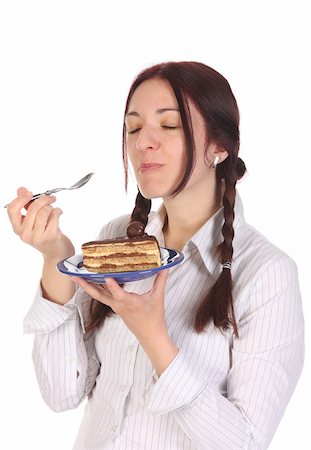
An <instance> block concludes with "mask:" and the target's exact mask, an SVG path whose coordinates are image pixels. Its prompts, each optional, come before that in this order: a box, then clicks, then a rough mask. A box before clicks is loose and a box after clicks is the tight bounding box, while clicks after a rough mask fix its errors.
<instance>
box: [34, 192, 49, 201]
mask: <svg viewBox="0 0 311 450" xmlns="http://www.w3.org/2000/svg"><path fill="white" fill-rule="evenodd" d="M52 193H53V192H52V191H45V192H42V193H41V194H35V195H33V196H32V198H31V200H36V199H37V198H40V197H42V196H43V195H51V194H52Z"/></svg>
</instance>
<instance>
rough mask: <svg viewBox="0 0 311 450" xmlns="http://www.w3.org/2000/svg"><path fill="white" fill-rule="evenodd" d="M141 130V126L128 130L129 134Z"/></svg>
mask: <svg viewBox="0 0 311 450" xmlns="http://www.w3.org/2000/svg"><path fill="white" fill-rule="evenodd" d="M139 130H140V128H135V129H134V130H131V131H128V134H134V133H136V132H137V131H139Z"/></svg>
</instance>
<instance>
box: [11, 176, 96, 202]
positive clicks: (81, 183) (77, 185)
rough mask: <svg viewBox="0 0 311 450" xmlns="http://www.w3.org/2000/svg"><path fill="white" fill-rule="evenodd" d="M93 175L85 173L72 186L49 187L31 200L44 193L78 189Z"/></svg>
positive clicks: (50, 193) (49, 193)
mask: <svg viewBox="0 0 311 450" xmlns="http://www.w3.org/2000/svg"><path fill="white" fill-rule="evenodd" d="M93 175H94V172H91V173H88V174H87V175H85V177H83V178H81V180H79V181H77V182H76V183H75V184H73V185H72V186H69V187H66V188H65V187H61V188H55V189H48V190H47V191H45V192H42V193H41V194H35V195H33V197H32V198H31V199H30V201H32V200H36V199H37V198H39V197H42V195H52V194H56V192H60V191H71V190H72V189H78V188H80V187H82V186H84V185H85V184H86V183H87V182H88V181H89V180H90V178H91V177H92V176H93ZM8 206H9V203H8V204H7V205H5V208H7V207H8Z"/></svg>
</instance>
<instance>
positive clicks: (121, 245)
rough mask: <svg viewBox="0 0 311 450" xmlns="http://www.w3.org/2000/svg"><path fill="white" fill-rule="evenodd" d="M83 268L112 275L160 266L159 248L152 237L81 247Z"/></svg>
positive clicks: (116, 240) (96, 242)
mask: <svg viewBox="0 0 311 450" xmlns="http://www.w3.org/2000/svg"><path fill="white" fill-rule="evenodd" d="M82 256H83V267H84V268H85V269H87V270H89V271H90V272H97V273H107V272H108V273H110V272H111V273H113V272H132V271H135V270H147V269H153V268H155V267H160V266H161V255H160V248H159V244H158V241H157V239H156V238H155V237H154V236H149V235H144V236H141V237H134V238H128V237H120V238H116V239H106V240H103V241H92V242H87V243H85V244H83V245H82Z"/></svg>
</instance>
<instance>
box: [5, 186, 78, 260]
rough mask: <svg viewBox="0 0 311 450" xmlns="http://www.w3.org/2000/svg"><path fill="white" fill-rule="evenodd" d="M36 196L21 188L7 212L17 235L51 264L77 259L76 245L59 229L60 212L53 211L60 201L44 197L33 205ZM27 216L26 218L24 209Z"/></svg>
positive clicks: (52, 197) (57, 209)
mask: <svg viewBox="0 0 311 450" xmlns="http://www.w3.org/2000/svg"><path fill="white" fill-rule="evenodd" d="M32 195H33V194H32V193H31V192H30V191H28V190H27V189H26V188H24V187H21V188H19V189H18V190H17V198H15V199H14V200H13V201H12V202H11V203H10V204H9V206H8V208H7V212H8V215H9V219H10V221H11V224H12V227H13V230H14V232H15V233H16V234H17V235H18V236H19V237H20V238H21V240H22V241H23V242H26V243H27V244H29V245H31V246H32V247H34V248H35V249H37V250H38V251H39V252H41V253H42V255H43V257H44V259H45V260H47V261H55V260H58V261H59V260H61V259H64V258H67V257H69V256H72V255H74V253H75V250H74V246H73V244H72V242H71V241H70V240H69V239H68V238H67V236H65V235H64V234H63V233H62V232H61V230H60V228H59V217H60V215H61V214H62V210H61V209H60V208H53V206H52V204H53V203H54V202H55V201H56V197H54V196H47V195H44V196H42V197H40V198H38V199H37V200H34V201H31V198H32ZM23 208H24V209H25V210H26V214H25V215H24V214H22V209H23Z"/></svg>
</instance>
